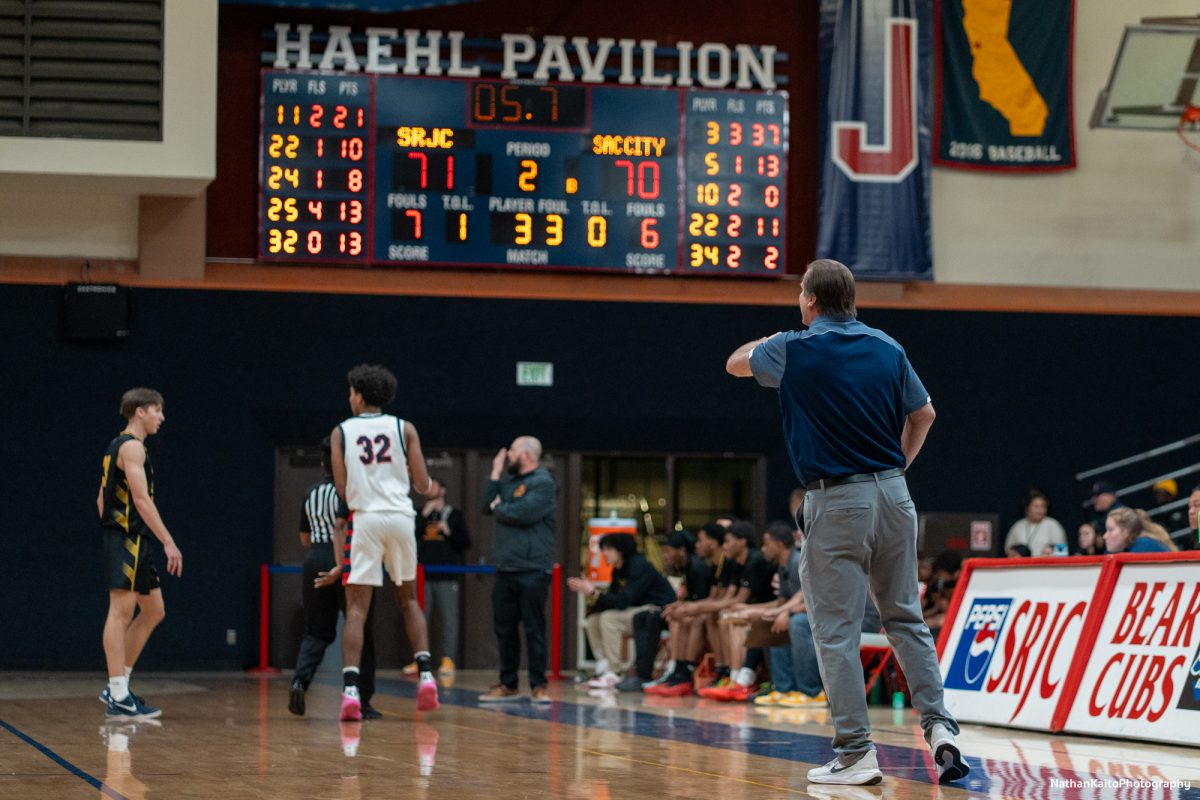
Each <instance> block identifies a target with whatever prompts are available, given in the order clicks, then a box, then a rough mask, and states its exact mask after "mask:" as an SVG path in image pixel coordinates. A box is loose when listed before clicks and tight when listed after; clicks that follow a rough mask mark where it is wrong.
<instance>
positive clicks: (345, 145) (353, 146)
mask: <svg viewBox="0 0 1200 800" xmlns="http://www.w3.org/2000/svg"><path fill="white" fill-rule="evenodd" d="M362 157H363V140H362V139H360V138H359V137H357V136H354V137H351V138H349V139H342V158H348V159H350V160H351V161H362Z"/></svg>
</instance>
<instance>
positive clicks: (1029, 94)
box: [933, 0, 1075, 172]
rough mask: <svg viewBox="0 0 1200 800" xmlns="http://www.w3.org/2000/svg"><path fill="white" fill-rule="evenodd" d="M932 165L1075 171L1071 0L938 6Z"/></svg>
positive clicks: (970, 0)
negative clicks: (1064, 0)
mask: <svg viewBox="0 0 1200 800" xmlns="http://www.w3.org/2000/svg"><path fill="white" fill-rule="evenodd" d="M937 15H938V23H939V24H938V38H939V42H938V48H937V50H938V58H939V69H938V87H937V121H936V128H935V131H934V141H935V142H936V150H935V151H934V157H933V160H934V163H936V164H937V165H939V166H947V167H958V168H962V169H980V170H1006V171H1026V172H1029V171H1034V172H1041V171H1047V170H1064V169H1074V168H1075V130H1074V123H1073V119H1072V97H1071V47H1072V26H1073V20H1074V2H1073V1H1072V0H1067V1H1066V2H1054V3H1047V2H1043V1H1042V0H938V9H937Z"/></svg>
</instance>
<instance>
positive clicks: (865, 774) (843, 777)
mask: <svg viewBox="0 0 1200 800" xmlns="http://www.w3.org/2000/svg"><path fill="white" fill-rule="evenodd" d="M808 779H809V780H810V781H812V782H813V783H838V784H842V785H845V786H861V785H864V784H866V785H869V784H875V783H879V782H880V781H882V780H883V773H882V772H880V771H879V759H877V758H876V757H875V751H874V750H868V751H867V752H866V753H864V754H863V756H862V758H860V759H859V760H858V761H855V762H854V763H853V764H843V763H842V762H841V759H839V758H835V759H834V760H833V761H830V762H829V763H828V764H826V765H825V766H823V767H817V768H816V769H810V770H809V771H808Z"/></svg>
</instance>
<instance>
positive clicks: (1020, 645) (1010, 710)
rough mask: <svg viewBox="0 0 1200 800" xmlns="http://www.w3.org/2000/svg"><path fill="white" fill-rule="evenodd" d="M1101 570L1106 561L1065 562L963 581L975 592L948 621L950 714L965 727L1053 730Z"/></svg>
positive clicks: (944, 651) (990, 571)
mask: <svg viewBox="0 0 1200 800" xmlns="http://www.w3.org/2000/svg"><path fill="white" fill-rule="evenodd" d="M1022 560H1024V559H1022ZM992 563H1003V562H992ZM1101 568H1102V565H1101V564H1100V563H1098V560H1092V561H1091V563H1087V562H1084V563H1082V564H1079V565H1072V564H1070V562H1067V561H1066V560H1065V559H1064V560H1061V561H1060V565H1055V566H1037V567H1035V566H1030V567H1024V568H1010V567H1003V568H1000V567H997V568H987V569H975V570H973V571H971V572H970V573H969V575H964V576H963V577H962V578H960V581H961V580H967V581H968V584H967V588H966V591H965V593H963V594H962V595H961V602H959V605H958V607H957V609H955V608H951V612H952V613H951V614H948V615H947V618H946V625H947V628H949V634H948V636H947V634H946V632H945V630H944V631H943V637H945V641H944V646H943V647H942V648H941V650H940V652H939V659H940V665H941V669H942V675H943V681H944V684H945V697H946V708H947V709H948V710H949V711H950V713H951V714H953V715H954V717H955V718H956V719H958V720H960V721H963V722H982V723H987V724H993V725H1005V726H1009V727H1019V728H1031V729H1034V730H1043V731H1044V730H1048V729H1049V728H1050V723H1051V719H1052V718H1053V716H1054V712H1055V710H1056V709H1057V707H1058V704H1059V700H1060V698H1061V697H1062V694H1063V688H1064V683H1065V679H1066V678H1067V675H1068V673H1069V671H1070V669H1071V666H1072V661H1073V659H1074V658H1075V655H1076V653H1077V651H1078V644H1079V640H1080V636H1081V633H1082V631H1083V629H1084V621H1085V620H1086V618H1087V614H1088V610H1089V609H1090V607H1091V599H1092V595H1093V593H1094V591H1095V589H1096V584H1097V582H1098V581H1099V579H1100V573H1101ZM957 599H958V598H957V597H956V600H957ZM955 611H957V613H953V612H955Z"/></svg>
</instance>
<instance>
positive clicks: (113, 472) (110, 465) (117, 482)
mask: <svg viewBox="0 0 1200 800" xmlns="http://www.w3.org/2000/svg"><path fill="white" fill-rule="evenodd" d="M136 438H137V437H136V436H134V435H133V434H132V433H129V432H128V431H126V432H124V433H122V434H121V435H120V436H118V437H117V438H115V439H113V440H112V441H111V442H109V444H108V449H107V450H105V451H104V463H103V465H102V467H101V477H100V486H101V492H102V500H103V503H104V511H103V512H102V513H101V516H100V526H101V527H103V528H109V529H113V530H122V531H125V533H127V534H129V535H130V536H140V535H141V534H143V533H149V528H147V527H146V523H145V521H144V520H143V519H142V517H141V515H140V514H138V510H137V506H136V505H134V503H133V494H132V493H131V492H130V491H129V480H128V479H127V478H126V477H125V471H124V470H122V469H120V468H119V467H118V466H117V453H118V451H120V449H121V445H123V444H125V443H126V442H128V441H129V440H130V439H136ZM145 468H146V488H147V489H148V490H149V492H150V497H151V499H153V497H154V467H152V466H151V465H150V451H149V450H147V451H146V464H145Z"/></svg>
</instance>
